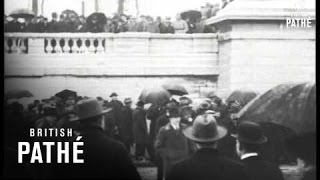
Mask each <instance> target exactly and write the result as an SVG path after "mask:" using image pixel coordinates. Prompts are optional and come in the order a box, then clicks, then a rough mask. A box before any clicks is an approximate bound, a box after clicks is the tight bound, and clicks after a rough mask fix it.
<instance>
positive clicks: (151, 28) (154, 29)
mask: <svg viewBox="0 0 320 180" xmlns="http://www.w3.org/2000/svg"><path fill="white" fill-rule="evenodd" d="M146 20H147V26H146V32H149V33H159V26H158V24H157V23H156V22H154V20H153V18H152V17H151V16H147V17H146Z"/></svg>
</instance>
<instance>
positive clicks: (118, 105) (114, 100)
mask: <svg viewBox="0 0 320 180" xmlns="http://www.w3.org/2000/svg"><path fill="white" fill-rule="evenodd" d="M109 97H110V98H111V101H110V102H109V105H110V106H111V107H112V109H113V111H112V112H113V115H114V118H115V124H116V128H117V130H118V131H119V128H120V121H121V119H120V118H121V110H122V107H123V104H122V102H121V101H119V100H118V94H117V93H115V92H113V93H111V95H110V96H109ZM118 133H119V132H118ZM119 135H120V134H118V135H117V136H119ZM119 140H121V138H120V139H119ZM121 141H122V140H121Z"/></svg>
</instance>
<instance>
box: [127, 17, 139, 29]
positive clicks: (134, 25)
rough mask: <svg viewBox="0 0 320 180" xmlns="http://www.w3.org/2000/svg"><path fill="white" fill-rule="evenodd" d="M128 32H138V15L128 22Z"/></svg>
mask: <svg viewBox="0 0 320 180" xmlns="http://www.w3.org/2000/svg"><path fill="white" fill-rule="evenodd" d="M128 32H138V23H137V18H136V17H131V18H130V19H129V22H128Z"/></svg>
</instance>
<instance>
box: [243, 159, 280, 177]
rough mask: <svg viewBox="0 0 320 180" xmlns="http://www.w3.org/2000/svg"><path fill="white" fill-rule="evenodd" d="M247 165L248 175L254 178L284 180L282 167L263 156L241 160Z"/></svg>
mask: <svg viewBox="0 0 320 180" xmlns="http://www.w3.org/2000/svg"><path fill="white" fill-rule="evenodd" d="M241 161H242V162H243V163H244V164H245V165H246V169H247V172H248V175H249V176H250V177H251V179H252V180H283V174H282V172H281V170H280V168H279V167H278V166H277V165H275V164H272V163H270V162H268V161H265V160H263V159H262V158H261V156H251V157H248V158H245V159H243V160H241Z"/></svg>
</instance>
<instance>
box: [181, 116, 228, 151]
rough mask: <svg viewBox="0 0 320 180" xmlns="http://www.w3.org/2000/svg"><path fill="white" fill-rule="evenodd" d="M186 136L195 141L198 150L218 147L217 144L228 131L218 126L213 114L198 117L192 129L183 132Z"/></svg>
mask: <svg viewBox="0 0 320 180" xmlns="http://www.w3.org/2000/svg"><path fill="white" fill-rule="evenodd" d="M183 133H184V135H185V136H186V137H187V138H188V139H190V140H192V141H194V142H195V143H196V144H197V147H198V148H202V147H212V148H215V147H216V142H217V141H218V140H220V139H222V138H223V137H225V136H226V135H227V133H228V130H227V129H226V128H224V127H222V126H220V125H218V123H217V121H216V119H215V118H214V116H213V115H212V114H203V115H199V116H197V117H196V119H195V120H194V122H193V124H192V126H191V127H188V128H186V129H184V130H183Z"/></svg>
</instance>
